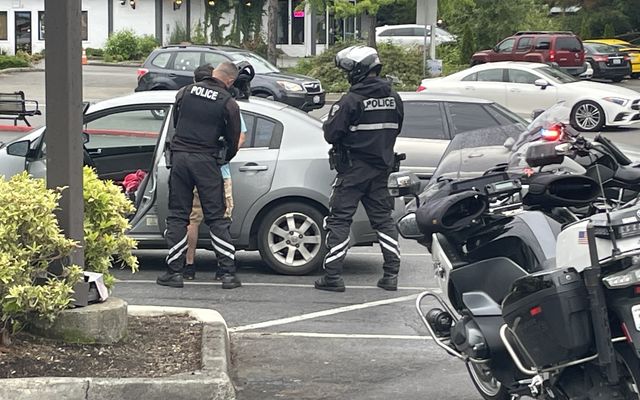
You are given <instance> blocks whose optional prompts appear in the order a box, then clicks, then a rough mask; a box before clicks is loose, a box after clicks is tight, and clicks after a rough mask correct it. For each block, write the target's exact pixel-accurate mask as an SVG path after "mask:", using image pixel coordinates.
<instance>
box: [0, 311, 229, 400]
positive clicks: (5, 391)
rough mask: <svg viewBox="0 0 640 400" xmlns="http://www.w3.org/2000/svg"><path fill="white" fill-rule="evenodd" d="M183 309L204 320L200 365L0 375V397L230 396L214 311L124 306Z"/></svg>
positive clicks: (223, 336) (223, 330)
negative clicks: (73, 374)
mask: <svg viewBox="0 0 640 400" xmlns="http://www.w3.org/2000/svg"><path fill="white" fill-rule="evenodd" d="M176 314H187V315H189V316H190V317H192V318H194V319H196V320H198V321H200V322H202V323H204V327H203V330H202V369H201V370H199V371H195V372H193V373H191V374H182V375H175V376H170V377H165V378H54V377H52V378H16V379H0V399H11V400H42V399H65V400H111V399H118V400H140V399H145V400H156V399H157V400H165V399H175V400H235V398H236V396H235V388H234V386H233V383H232V382H231V379H230V378H229V363H230V354H229V332H228V330H227V323H226V322H225V320H224V319H223V318H222V316H221V315H220V313H218V312H217V311H214V310H208V309H203V308H183V307H156V306H129V308H128V315H130V316H158V315H176Z"/></svg>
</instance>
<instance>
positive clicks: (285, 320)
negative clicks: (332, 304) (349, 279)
mask: <svg viewBox="0 0 640 400" xmlns="http://www.w3.org/2000/svg"><path fill="white" fill-rule="evenodd" d="M416 297H417V295H415V294H412V295H409V296H402V297H396V298H393V299H385V300H377V301H371V302H368V303H361V304H353V305H350V306H344V307H338V308H332V309H329V310H323V311H317V312H312V313H308V314H302V315H297V316H295V317H288V318H280V319H274V320H271V321H264V322H259V323H257V324H249V325H243V326H236V327H233V328H229V332H242V331H251V330H255V329H261V328H268V327H271V326H278V325H285V324H291V323H294V322H300V321H306V320H309V319H315V318H321V317H327V316H329V315H336V314H342V313H346V312H349V311H355V310H363V309H365V308H371V307H377V306H382V305H387V304H394V303H401V302H403V301H409V300H414V299H415V298H416Z"/></svg>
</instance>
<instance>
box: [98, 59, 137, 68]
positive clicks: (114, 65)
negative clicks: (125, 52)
mask: <svg viewBox="0 0 640 400" xmlns="http://www.w3.org/2000/svg"><path fill="white" fill-rule="evenodd" d="M87 65H94V66H98V67H129V68H140V67H141V66H142V63H122V64H120V63H108V62H104V61H91V60H89V62H88V63H87Z"/></svg>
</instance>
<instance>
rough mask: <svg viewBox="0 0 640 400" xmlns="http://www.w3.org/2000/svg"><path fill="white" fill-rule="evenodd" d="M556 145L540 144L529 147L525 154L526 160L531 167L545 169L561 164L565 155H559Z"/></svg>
mask: <svg viewBox="0 0 640 400" xmlns="http://www.w3.org/2000/svg"><path fill="white" fill-rule="evenodd" d="M556 147H558V145H557V144H556V143H547V142H540V143H535V144H532V145H531V146H529V148H528V149H527V153H526V154H525V160H526V161H527V164H529V166H530V167H543V166H545V165H552V164H561V163H562V160H564V154H559V153H558V150H557V149H556Z"/></svg>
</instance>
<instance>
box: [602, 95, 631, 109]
mask: <svg viewBox="0 0 640 400" xmlns="http://www.w3.org/2000/svg"><path fill="white" fill-rule="evenodd" d="M604 100H606V101H610V102H612V103H615V104H617V105H619V106H622V107H624V106H626V105H627V103H629V100H627V99H623V98H621V97H605V98H604Z"/></svg>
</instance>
